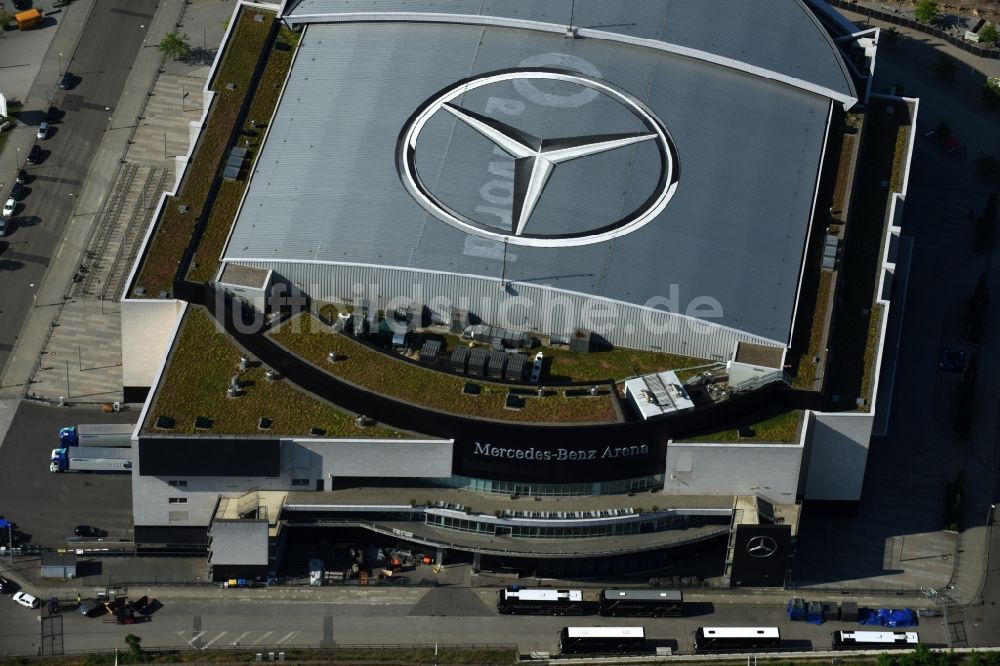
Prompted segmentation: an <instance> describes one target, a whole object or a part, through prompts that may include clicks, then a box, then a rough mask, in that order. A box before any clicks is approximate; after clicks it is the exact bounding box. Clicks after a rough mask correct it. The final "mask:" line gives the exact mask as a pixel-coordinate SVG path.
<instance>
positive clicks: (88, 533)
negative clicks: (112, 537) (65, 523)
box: [73, 525, 108, 539]
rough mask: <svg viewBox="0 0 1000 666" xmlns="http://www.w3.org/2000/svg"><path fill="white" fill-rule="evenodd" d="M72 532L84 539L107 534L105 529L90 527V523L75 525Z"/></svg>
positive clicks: (98, 537) (97, 537)
mask: <svg viewBox="0 0 1000 666" xmlns="http://www.w3.org/2000/svg"><path fill="white" fill-rule="evenodd" d="M73 534H75V535H76V536H78V537H84V538H86V539H100V538H101V537H106V536H108V532H107V530H102V529H98V528H96V527H91V526H90V525H77V526H76V529H75V530H73Z"/></svg>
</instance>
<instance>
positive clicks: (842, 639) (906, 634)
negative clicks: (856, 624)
mask: <svg viewBox="0 0 1000 666" xmlns="http://www.w3.org/2000/svg"><path fill="white" fill-rule="evenodd" d="M919 644H920V636H918V635H917V632H915V631H835V632H833V649H834V650H864V649H867V648H874V649H879V650H882V649H885V648H912V647H917V645H919Z"/></svg>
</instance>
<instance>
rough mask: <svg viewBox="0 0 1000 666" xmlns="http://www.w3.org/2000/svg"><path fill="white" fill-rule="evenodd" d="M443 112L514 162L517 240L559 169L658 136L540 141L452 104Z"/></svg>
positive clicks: (513, 224)
mask: <svg viewBox="0 0 1000 666" xmlns="http://www.w3.org/2000/svg"><path fill="white" fill-rule="evenodd" d="M441 108H442V109H444V110H445V111H447V112H448V113H451V114H452V115H454V116H455V117H456V118H458V119H459V120H461V121H462V122H464V123H465V124H466V125H468V126H469V127H471V128H472V129H474V130H475V131H476V132H479V133H480V134H482V135H483V136H484V137H486V138H487V139H489V140H490V141H492V142H493V143H494V144H495V145H496V146H497V147H498V148H500V149H501V150H502V151H504V152H505V153H507V154H508V155H510V156H511V157H513V158H514V209H513V212H512V215H511V234H513V235H514V236H520V235H521V234H522V233H523V232H524V229H525V227H526V226H527V224H528V220H529V219H530V218H531V213H532V211H533V210H534V209H535V206H536V205H537V204H538V200H539V199H540V198H541V196H542V192H543V191H544V189H545V184H546V183H547V182H548V180H549V176H551V175H552V171H553V170H554V169H555V167H556V165H558V164H561V163H563V162H568V161H570V160H575V159H577V158H579V157H587V156H588V155H596V154H598V153H603V152H606V151H609V150H614V149H616V148H622V147H623V146H630V145H632V144H636V143H641V142H643V141H649V140H650V139H655V138H656V136H657V135H656V134H654V133H652V132H635V133H626V134H595V135H590V136H575V137H566V138H559V139H540V138H538V137H536V136H532V135H531V134H528V133H527V132H522V131H521V130H518V129H516V128H514V127H511V126H510V125H507V124H506V123H502V122H500V121H499V120H495V119H493V118H489V117H487V116H482V115H480V114H478V113H475V112H473V111H469V110H468V109H463V108H460V107H458V106H455V105H454V104H451V103H445V104H443V105H442V107H441Z"/></svg>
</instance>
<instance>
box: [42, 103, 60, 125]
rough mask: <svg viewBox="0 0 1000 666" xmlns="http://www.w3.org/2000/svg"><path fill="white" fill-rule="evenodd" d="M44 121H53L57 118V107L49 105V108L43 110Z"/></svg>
mask: <svg viewBox="0 0 1000 666" xmlns="http://www.w3.org/2000/svg"><path fill="white" fill-rule="evenodd" d="M45 120H46V122H50V123H54V122H56V121H57V120H59V109H57V108H56V107H55V106H50V107H49V110H48V111H46V112H45Z"/></svg>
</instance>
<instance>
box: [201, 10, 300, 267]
mask: <svg viewBox="0 0 1000 666" xmlns="http://www.w3.org/2000/svg"><path fill="white" fill-rule="evenodd" d="M297 40H298V35H296V34H295V33H293V32H292V31H291V30H289V29H288V28H282V29H281V31H280V32H279V33H278V42H279V43H284V44H288V45H289V46H290V48H289V49H288V50H286V51H283V50H279V49H271V53H270V55H268V58H267V64H266V65H265V66H264V72H263V74H262V75H261V78H260V82H259V83H258V84H257V90H256V91H255V92H254V96H253V100H251V102H250V110H249V112H248V113H247V116H246V118H245V122H244V123H243V128H242V129H243V131H244V133H249V134H258V136H256V137H254V140H250V141H247V142H246V145H245V147H246V148H247V156H246V162H245V164H246V165H248V166H249V165H252V164H253V163H254V159H256V156H257V153H258V152H259V151H260V149H261V147H262V140H263V130H262V129H260V125H261V124H262V123H264V122H267V121H268V119H270V118H271V116H272V114H273V113H274V108H275V106H277V104H278V97H279V96H280V95H281V87H282V84H283V83H284V81H285V77H286V76H287V75H288V69H289V67H291V65H292V54H293V53H294V50H293V48H291V47H293V46H294V44H295V43H296V42H297ZM251 121H256V123H257V127H254V126H252V124H251ZM249 184H250V175H249V174H247V175H246V176H245V177H244V178H243V179H242V180H236V181H228V180H227V181H223V182H222V184H221V185H220V186H219V191H218V193H217V194H216V196H215V201H214V202H213V203H212V210H211V212H210V213H209V214H208V224H207V225H206V226H205V231H204V233H203V234H202V236H201V239H200V240H199V241H198V248H197V249H196V250H195V256H194V261H193V262H192V264H191V268H190V270H188V274H187V279H188V280H190V281H192V282H208V281H210V280H211V279H212V278H214V277H215V274H216V273H217V272H218V270H219V256H220V255H221V254H222V247H223V245H225V243H226V238H227V237H228V236H229V230H230V229H231V228H232V226H233V222H234V220H235V218H236V211H237V209H238V208H239V206H240V201H241V200H242V199H243V193H244V192H246V189H247V187H248V186H249Z"/></svg>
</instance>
